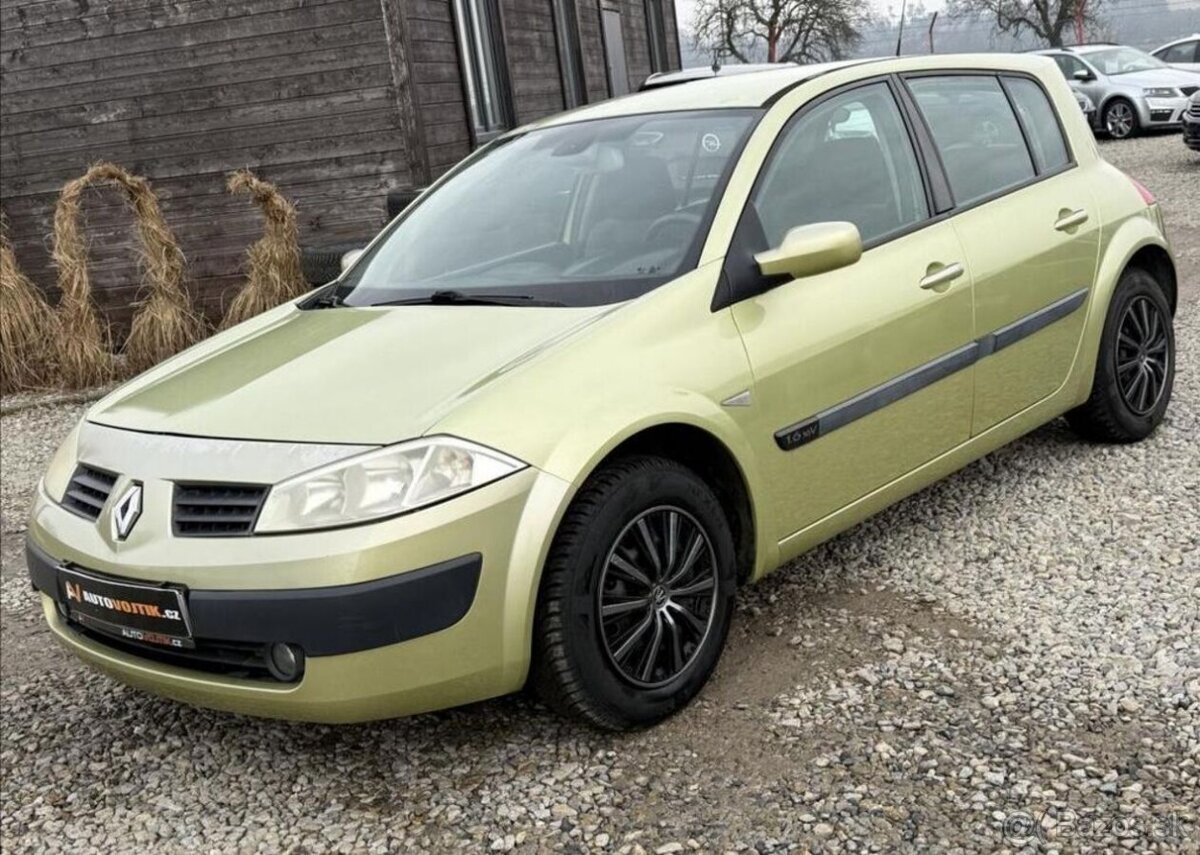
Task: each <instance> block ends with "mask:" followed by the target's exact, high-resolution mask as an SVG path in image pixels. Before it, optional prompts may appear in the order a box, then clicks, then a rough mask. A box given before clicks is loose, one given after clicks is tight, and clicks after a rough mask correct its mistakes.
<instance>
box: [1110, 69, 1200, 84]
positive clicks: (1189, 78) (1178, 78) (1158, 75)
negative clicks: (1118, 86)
mask: <svg viewBox="0 0 1200 855" xmlns="http://www.w3.org/2000/svg"><path fill="white" fill-rule="evenodd" d="M1110 79H1111V80H1113V81H1114V82H1116V83H1129V84H1133V85H1135V86H1195V85H1197V84H1200V74H1197V73H1195V72H1194V71H1185V70H1184V69H1182V68H1152V69H1150V70H1148V71H1131V72H1129V73H1128V74H1114V75H1112V77H1111V78H1110Z"/></svg>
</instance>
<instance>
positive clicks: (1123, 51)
mask: <svg viewBox="0 0 1200 855" xmlns="http://www.w3.org/2000/svg"><path fill="white" fill-rule="evenodd" d="M1084 56H1085V57H1087V61H1088V62H1090V63H1091V64H1092V65H1094V66H1096V67H1097V68H1098V69H1100V70H1101V71H1102V72H1104V73H1105V74H1128V73H1130V72H1131V71H1149V70H1150V69H1152V68H1167V67H1168V66H1167V64H1166V63H1165V62H1163V61H1162V60H1159V59H1155V58H1154V57H1152V56H1151V55H1150V54H1148V53H1142V52H1141V51H1140V50H1136V49H1134V48H1131V47H1115V48H1105V49H1104V50H1097V51H1089V52H1088V53H1086V54H1084Z"/></svg>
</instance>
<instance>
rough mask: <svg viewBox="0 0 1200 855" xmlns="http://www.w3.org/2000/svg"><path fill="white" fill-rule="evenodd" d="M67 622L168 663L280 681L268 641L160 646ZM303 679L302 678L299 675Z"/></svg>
mask: <svg viewBox="0 0 1200 855" xmlns="http://www.w3.org/2000/svg"><path fill="white" fill-rule="evenodd" d="M66 624H67V626H68V627H70V628H71V630H73V631H74V632H77V633H79V634H80V635H82V636H84V637H85V638H88V639H90V640H92V641H95V642H97V643H99V644H103V645H106V646H108V647H112V648H114V649H116V650H120V651H122V652H123V653H130V654H132V655H134V656H140V657H142V658H144V659H150V660H152V661H154V662H161V663H163V664H164V665H174V666H175V667H177V668H190V669H192V670H195V671H204V672H207V673H209V674H220V675H221V676H224V677H235V678H237V679H241V680H262V681H265V682H272V683H279V682H281V681H280V680H279V679H278V678H277V677H275V676H274V675H273V674H272V673H271V669H270V668H269V667H268V665H267V659H268V657H269V656H270V652H269V648H268V646H267V645H265V644H251V643H247V642H240V641H204V640H201V639H197V640H196V646H195V647H194V648H190V649H187V648H176V647H159V646H157V645H153V644H143V643H141V642H138V641H133V640H131V639H125V638H116V637H115V636H111V635H106V634H105V633H102V632H96V631H95V630H92V629H89V628H87V627H85V626H83V625H82V624H79V623H76V622H75V621H73V620H67V621H66ZM297 679H299V677H297Z"/></svg>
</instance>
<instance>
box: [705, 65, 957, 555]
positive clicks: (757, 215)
mask: <svg viewBox="0 0 1200 855" xmlns="http://www.w3.org/2000/svg"><path fill="white" fill-rule="evenodd" d="M911 131H912V129H911V128H910V126H909V125H908V123H907V121H906V118H905V116H904V114H903V113H902V111H901V110H900V108H899V105H898V102H897V100H896V97H895V90H894V89H893V85H892V84H891V83H890V82H887V81H879V82H874V83H867V84H865V85H860V86H857V87H855V88H852V89H848V90H845V91H842V92H839V93H836V94H833V95H830V96H827V97H826V98H825V99H823V100H821V101H818V102H816V103H814V104H810V105H807V106H806V107H804V108H803V109H802V110H801V111H800V112H799V113H798V114H797V115H796V116H794V117H793V118H792V120H791V121H790V122H789V123H788V125H787V126H785V128H784V129H783V130H782V131H781V133H780V135H779V138H778V140H777V141H776V143H775V146H774V149H773V150H772V152H771V154H770V155H769V156H768V159H767V162H766V164H765V165H764V167H763V170H762V173H761V174H760V176H759V180H758V184H757V186H756V187H755V189H754V191H753V193H752V195H751V199H750V202H749V203H748V204H747V206H746V209H745V211H744V212H743V215H742V219H741V221H740V223H739V226H738V233H737V235H736V237H735V239H734V247H733V248H731V252H730V256H729V258H728V259H727V266H726V275H728V276H732V277H741V276H745V275H750V276H756V275H757V268H756V267H754V263H753V253H754V252H758V251H761V250H764V249H767V248H769V247H776V246H779V244H780V242H781V241H782V239H783V236H784V235H785V234H786V233H787V232H788V231H789V230H790V229H792V228H794V227H796V226H801V225H807V224H810V223H816V222H824V221H831V220H835V221H837V220H840V221H849V222H852V223H854V224H855V225H856V226H857V227H858V229H859V232H860V234H861V236H862V239H863V241H864V248H865V249H864V252H863V255H862V258H861V259H860V260H859V261H858V262H857V263H855V264H852V265H850V266H848V267H845V268H842V269H840V270H834V271H832V272H828V273H824V274H820V275H816V276H809V277H805V278H802V279H796V280H793V281H790V282H782V283H775V285H774V287H772V288H770V289H768V290H766V291H764V292H763V293H760V294H757V295H756V296H753V297H750V298H748V299H744V300H742V301H741V302H738V303H735V304H734V305H733V307H732V311H733V317H734V319H735V321H736V322H737V325H738V329H739V330H740V332H741V335H742V339H743V342H744V344H745V347H746V352H747V355H748V356H749V360H750V364H751V368H752V370H753V372H754V382H755V385H754V391H753V402H752V404H751V407H752V410H751V413H752V416H751V418H752V419H753V423H752V424H750V425H748V433H749V435H750V436H751V438H752V441H753V442H754V443H755V444H756V450H757V451H758V453H759V457H760V459H761V460H762V461H764V463H763V472H764V474H765V475H766V478H767V480H768V485H769V492H770V495H769V497H768V500H767V501H764V502H763V503H762V505H763V507H764V508H765V509H767V510H768V513H769V514H771V518H770V519H769V525H770V527H771V530H772V531H773V532H774V533H775V534H776V535H777V536H778V537H779V538H780V539H781V540H782V539H784V538H785V537H786V536H787V535H789V534H791V533H793V532H796V531H798V530H800V529H802V528H805V527H807V526H808V525H811V524H812V523H815V522H817V521H818V520H820V519H821V518H823V517H825V516H827V515H829V514H830V513H832V512H834V511H837V510H838V509H840V508H842V507H844V506H846V505H848V504H850V503H851V502H853V501H854V500H855V499H858V498H860V497H862V496H864V495H866V494H867V493H869V492H871V491H872V490H874V489H876V488H878V487H880V486H882V485H884V484H887V483H888V482H890V481H892V480H894V479H896V478H898V477H900V476H902V475H904V474H906V473H907V472H910V471H911V470H913V469H915V468H917V467H919V466H920V465H921V464H923V463H925V462H927V461H929V460H931V459H932V458H934V457H936V456H938V455H939V454H941V453H943V452H945V451H947V450H949V449H951V448H953V447H954V446H956V445H958V444H959V443H962V442H964V441H966V439H967V438H968V436H969V434H970V416H971V370H970V366H969V356H970V354H969V351H964V348H969V346H970V342H971V336H972V327H971V313H972V307H971V287H970V275H969V271H968V270H967V269H966V267H965V265H964V264H963V263H962V249H961V247H960V245H959V241H958V238H957V236H956V235H955V231H954V227H953V225H952V224H951V223H950V222H949V221H942V222H934V221H933V214H932V213H931V207H932V204H931V199H930V194H929V193H928V192H927V190H926V187H925V183H924V181H923V180H922V172H921V167H920V164H919V162H918V160H917V157H916V153H915V148H914V146H913V144H912V141H911V138H910V133H911ZM743 262H744V263H745V264H746V265H747V267H750V268H754V269H753V270H752V271H750V272H748V273H747V272H743V270H744V269H743V268H742V267H740V266H739V265H740V264H742V263H743Z"/></svg>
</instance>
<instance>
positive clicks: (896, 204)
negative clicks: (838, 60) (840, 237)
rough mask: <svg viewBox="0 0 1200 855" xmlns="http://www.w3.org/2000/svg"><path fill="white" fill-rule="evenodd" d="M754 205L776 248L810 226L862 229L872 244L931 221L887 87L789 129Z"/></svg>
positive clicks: (825, 107)
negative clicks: (844, 224) (789, 235)
mask: <svg viewBox="0 0 1200 855" xmlns="http://www.w3.org/2000/svg"><path fill="white" fill-rule="evenodd" d="M753 204H754V210H755V212H756V213H757V214H758V218H759V222H760V224H761V225H762V229H763V233H764V237H765V238H766V242H767V245H768V246H778V245H779V244H780V243H781V242H782V241H783V236H784V235H785V234H787V232H788V231H789V230H791V229H793V228H795V227H796V226H804V225H808V224H810V223H819V222H824V221H828V220H843V221H846V222H851V223H854V225H856V226H857V227H858V231H859V234H860V235H862V239H863V242H864V243H866V242H870V241H873V240H877V239H879V238H882V237H884V236H885V235H889V234H892V233H895V232H898V231H900V230H902V229H904V228H906V227H907V226H910V225H912V224H913V223H916V222H919V221H921V220H923V219H925V218H926V217H927V216H928V208H927V206H926V204H925V188H924V184H923V183H922V181H921V173H920V169H919V167H918V166H917V157H916V154H915V153H914V152H913V148H912V143H911V142H910V140H909V137H908V131H907V129H906V128H905V126H904V119H903V118H902V117H901V114H900V108H899V107H898V106H897V105H896V101H895V99H894V98H893V97H892V93H891V90H890V89H889V88H888V86H887V84H885V83H873V84H869V85H867V86H863V87H860V88H858V89H853V90H851V91H849V92H845V93H842V94H840V95H837V96H834V97H833V98H830V99H829V100H828V101H824V102H822V103H820V104H818V105H817V106H815V107H813V108H812V109H810V110H807V111H806V112H804V113H801V114H800V116H799V117H798V118H797V119H796V120H794V121H793V122H792V124H791V126H790V127H788V128H786V129H785V130H784V132H783V135H782V137H781V139H780V141H779V143H778V146H777V148H776V149H775V152H774V153H773V154H772V156H771V160H770V162H769V163H768V164H767V170H766V172H765V174H764V175H763V179H762V180H761V182H760V184H759V186H758V188H757V189H756V190H755V195H754V199H753Z"/></svg>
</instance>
